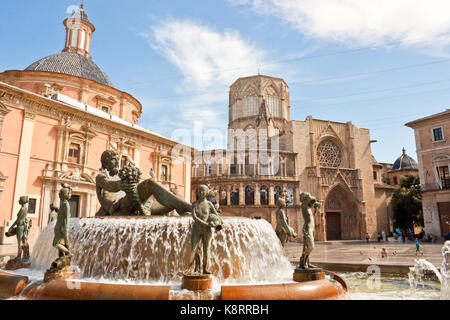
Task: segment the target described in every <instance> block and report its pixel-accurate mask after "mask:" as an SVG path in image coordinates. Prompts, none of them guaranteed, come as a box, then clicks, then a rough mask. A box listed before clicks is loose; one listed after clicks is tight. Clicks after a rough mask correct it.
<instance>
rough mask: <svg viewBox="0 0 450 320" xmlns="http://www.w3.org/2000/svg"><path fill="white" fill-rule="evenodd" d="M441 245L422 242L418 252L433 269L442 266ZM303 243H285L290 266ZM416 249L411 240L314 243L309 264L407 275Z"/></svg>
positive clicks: (335, 269) (338, 269)
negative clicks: (372, 267)
mask: <svg viewBox="0 0 450 320" xmlns="http://www.w3.org/2000/svg"><path fill="white" fill-rule="evenodd" d="M442 246H443V243H423V244H421V251H422V252H423V256H419V257H418V258H423V259H426V260H428V261H429V262H431V263H433V264H434V265H435V266H436V267H437V268H440V267H441V265H442V252H441V250H442ZM302 248H303V244H301V243H298V242H288V243H287V244H286V245H285V248H284V251H285V254H286V255H287V257H288V258H289V260H290V261H291V262H292V263H295V264H296V265H297V264H298V262H299V260H300V256H301V253H302ZM382 248H386V251H387V257H385V258H382V257H381V249H382ZM415 259H417V257H416V246H415V243H414V242H412V241H406V242H405V243H402V242H397V241H395V240H392V241H387V242H381V243H378V242H369V244H366V242H365V241H351V240H349V241H327V242H316V243H315V248H314V250H313V252H312V254H311V257H310V261H311V263H313V264H315V265H317V266H319V267H323V268H325V269H328V270H332V271H355V272H356V271H362V272H366V271H367V268H368V267H369V266H372V265H376V266H378V267H380V269H381V272H386V273H408V272H409V267H412V266H413V265H414V260H415Z"/></svg>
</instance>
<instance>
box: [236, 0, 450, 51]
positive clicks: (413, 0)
mask: <svg viewBox="0 0 450 320" xmlns="http://www.w3.org/2000/svg"><path fill="white" fill-rule="evenodd" d="M229 2H230V3H231V4H232V5H239V6H247V7H250V8H251V9H252V10H254V11H255V12H258V13H259V14H266V15H273V16H275V17H277V18H279V19H281V20H282V21H284V22H286V23H288V24H289V25H291V26H292V27H293V28H294V29H296V30H298V31H299V32H300V33H302V34H303V35H305V36H307V37H309V38H313V39H322V40H326V41H335V42H343V43H347V44H352V45H374V44H375V45H378V44H386V43H390V42H404V44H405V45H417V46H434V47H440V46H443V45H447V44H449V43H450V37H449V35H444V36H443V34H445V33H450V17H449V12H450V1H448V0H301V1H300V0H229Z"/></svg>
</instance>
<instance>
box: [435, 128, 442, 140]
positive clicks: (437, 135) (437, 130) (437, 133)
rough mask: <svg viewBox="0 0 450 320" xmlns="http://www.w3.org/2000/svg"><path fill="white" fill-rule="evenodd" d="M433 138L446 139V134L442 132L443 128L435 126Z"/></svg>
mask: <svg viewBox="0 0 450 320" xmlns="http://www.w3.org/2000/svg"><path fill="white" fill-rule="evenodd" d="M433 139H434V141H441V140H444V136H443V134H442V128H434V129H433Z"/></svg>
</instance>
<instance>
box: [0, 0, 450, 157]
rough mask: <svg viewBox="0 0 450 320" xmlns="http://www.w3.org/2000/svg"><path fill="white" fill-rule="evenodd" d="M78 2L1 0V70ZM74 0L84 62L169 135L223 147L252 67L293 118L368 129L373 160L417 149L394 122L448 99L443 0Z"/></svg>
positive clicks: (39, 53)
mask: <svg viewBox="0 0 450 320" xmlns="http://www.w3.org/2000/svg"><path fill="white" fill-rule="evenodd" d="M79 4H80V1H79V0H39V1H35V0H18V1H2V5H1V10H0V39H1V41H0V72H3V71H4V70H11V69H16V70H17V69H18V70H21V69H25V68H26V67H27V66H28V65H30V64H31V63H33V62H34V61H36V60H38V59H40V58H43V57H45V56H48V55H51V54H54V53H57V52H60V51H61V50H62V49H63V47H64V39H65V30H64V26H63V24H62V21H63V20H64V19H65V18H66V17H68V16H69V15H70V13H71V10H72V9H73V8H74V7H73V6H79ZM84 8H85V10H86V12H87V14H88V16H89V19H90V21H91V22H92V23H93V24H94V25H95V27H96V31H95V33H94V36H93V40H92V45H91V55H92V58H93V61H94V62H95V63H96V64H97V65H99V66H100V68H102V70H103V71H104V72H106V74H108V76H109V77H110V78H111V80H112V82H113V83H114V85H115V87H116V88H118V89H120V90H122V91H126V92H129V93H131V94H132V95H133V96H135V97H136V98H137V99H138V100H139V101H140V102H141V103H142V105H143V114H142V116H141V119H140V120H139V125H141V126H143V127H146V128H148V129H150V130H152V131H154V132H157V133H160V134H163V135H165V136H167V137H169V138H175V139H178V140H180V139H181V138H179V136H178V133H179V132H180V130H181V132H183V130H184V132H186V130H188V131H196V132H197V133H193V134H192V135H191V136H189V137H188V138H183V139H184V141H180V142H184V143H188V144H189V145H192V146H194V147H197V148H200V149H208V148H220V147H224V146H225V142H226V141H225V138H223V139H222V138H221V139H218V138H217V137H218V136H220V134H219V133H223V137H225V132H226V128H227V123H228V93H229V86H230V85H231V84H232V83H233V82H234V81H235V80H236V79H238V78H239V77H245V76H251V75H255V74H258V73H260V74H264V75H269V76H274V77H280V78H283V79H284V80H285V81H286V83H287V84H288V86H289V90H290V105H291V119H292V120H300V121H303V120H304V119H305V118H306V117H307V116H308V115H311V116H312V117H313V118H317V119H324V120H331V121H339V122H347V121H351V122H353V123H354V124H355V125H356V126H358V127H361V128H368V129H370V134H371V139H373V140H377V142H376V143H373V144H372V145H371V146H372V152H373V154H374V156H375V158H376V159H377V160H378V161H379V162H388V163H392V162H394V161H395V159H396V158H397V157H399V156H400V155H401V152H402V151H401V149H402V148H403V147H405V148H406V150H407V153H408V154H409V155H410V156H412V157H414V158H417V157H416V152H415V150H416V148H415V142H414V133H413V130H412V129H411V128H408V127H405V126H404V124H405V123H406V122H408V121H411V120H414V119H417V118H420V117H423V116H426V115H430V114H433V113H437V112H441V111H444V110H445V108H446V107H448V106H449V105H450V73H449V71H450V50H449V49H450V1H448V0H395V1H392V0H377V1H373V0H214V1H211V0H189V1H187V0H170V1H155V0H129V1H123V0H122V1H119V0H86V1H85V5H84ZM199 128H200V129H199ZM196 135H200V136H203V137H204V140H203V141H201V142H198V141H196V140H195V139H194V137H195V136H196ZM211 137H216V139H214V138H211ZM186 139H187V140H186Z"/></svg>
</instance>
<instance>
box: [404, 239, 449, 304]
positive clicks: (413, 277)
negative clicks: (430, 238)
mask: <svg viewBox="0 0 450 320" xmlns="http://www.w3.org/2000/svg"><path fill="white" fill-rule="evenodd" d="M430 273H431V274H432V275H434V276H435V277H436V278H437V280H438V281H439V282H440V284H441V299H442V300H449V299H450V285H449V283H450V241H446V242H445V244H444V246H443V247H442V268H441V272H439V270H438V268H436V266H435V265H433V264H432V263H431V262H429V261H427V260H425V259H418V260H416V261H415V263H414V267H411V268H410V272H409V274H408V278H409V285H410V289H411V293H412V294H413V295H414V294H415V293H416V290H417V287H418V286H419V285H421V286H424V279H425V278H426V276H427V275H428V274H430Z"/></svg>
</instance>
